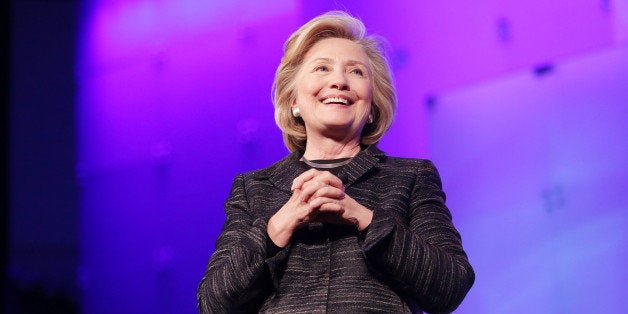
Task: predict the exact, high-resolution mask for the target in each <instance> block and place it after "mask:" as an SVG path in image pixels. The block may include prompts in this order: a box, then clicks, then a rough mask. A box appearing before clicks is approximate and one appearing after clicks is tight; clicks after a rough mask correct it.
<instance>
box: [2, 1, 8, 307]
mask: <svg viewBox="0 0 628 314" xmlns="http://www.w3.org/2000/svg"><path fill="white" fill-rule="evenodd" d="M9 12H10V2H8V1H5V2H2V3H1V4H0V40H1V41H2V46H3V47H6V46H8V45H9V43H10V39H9V34H10V31H9V26H10V23H9ZM8 83H9V52H8V51H7V49H0V97H2V99H0V103H1V104H2V105H1V106H0V139H1V141H0V143H2V144H1V145H2V148H0V151H1V152H2V154H0V156H1V157H0V178H2V182H1V183H0V312H3V313H4V312H6V308H5V304H7V284H8V281H7V259H8V227H9V223H8V221H9V211H8V208H9V200H8V199H9V197H8V196H9V189H8V186H9V182H8V181H9V180H8V177H9V176H8V172H9V171H8V169H9V167H8V157H7V156H8V152H9V147H8V146H9V144H8V143H9V141H8V137H9V133H8V127H7V125H8V111H9V109H8V108H9V106H8V102H9V88H8V86H9V84H8Z"/></svg>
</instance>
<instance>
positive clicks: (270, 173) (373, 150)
mask: <svg viewBox="0 0 628 314" xmlns="http://www.w3.org/2000/svg"><path fill="white" fill-rule="evenodd" d="M302 156H303V152H302V151H294V152H292V153H290V154H289V155H288V156H286V157H284V158H283V159H281V160H280V161H278V162H276V163H275V164H273V165H272V166H270V167H268V168H265V169H262V170H260V171H259V172H257V175H256V178H258V179H268V180H269V181H270V182H271V183H272V184H273V185H275V186H276V187H278V188H279V189H281V190H284V191H287V192H290V188H291V187H292V181H293V180H294V179H295V178H296V177H298V176H299V175H300V174H301V173H303V172H304V171H306V170H308V169H309V167H308V166H306V165H305V164H304V163H302V162H301V161H299V160H300V159H301V157H302ZM385 156H386V154H385V153H384V152H383V151H381V150H379V149H378V148H377V147H376V146H375V145H369V146H367V147H366V148H365V149H363V150H362V151H360V153H358V154H357V155H356V156H355V157H353V160H351V162H350V163H348V164H347V165H345V166H344V168H342V170H341V171H340V173H338V177H339V178H340V179H341V180H342V182H343V183H344V185H345V187H348V186H350V185H352V184H353V183H354V182H355V181H357V180H358V179H359V178H360V177H362V176H363V175H364V174H366V173H367V172H368V171H369V170H371V169H372V168H374V167H376V166H377V165H378V163H379V162H380V161H383V158H384V157H385Z"/></svg>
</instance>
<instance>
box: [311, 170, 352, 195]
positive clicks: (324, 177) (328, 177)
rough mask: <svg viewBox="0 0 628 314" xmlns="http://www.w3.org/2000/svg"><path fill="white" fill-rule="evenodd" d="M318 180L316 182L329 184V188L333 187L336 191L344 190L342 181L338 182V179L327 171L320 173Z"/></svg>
mask: <svg viewBox="0 0 628 314" xmlns="http://www.w3.org/2000/svg"><path fill="white" fill-rule="evenodd" d="M319 178H320V179H317V180H320V181H322V182H324V183H327V184H329V185H331V186H333V187H336V188H338V189H341V190H343V191H344V190H345V187H344V185H343V184H342V180H340V179H339V178H338V177H336V176H335V175H333V174H332V173H331V172H329V171H324V172H322V173H321V174H320V175H319Z"/></svg>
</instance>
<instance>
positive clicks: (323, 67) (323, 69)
mask: <svg viewBox="0 0 628 314" xmlns="http://www.w3.org/2000/svg"><path fill="white" fill-rule="evenodd" d="M314 72H329V68H328V67H327V66H326V65H319V66H317V67H316V68H314Z"/></svg>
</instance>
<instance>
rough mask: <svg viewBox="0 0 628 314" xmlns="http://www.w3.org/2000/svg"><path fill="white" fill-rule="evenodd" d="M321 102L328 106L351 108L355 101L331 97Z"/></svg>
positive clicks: (341, 97) (342, 97)
mask: <svg viewBox="0 0 628 314" xmlns="http://www.w3.org/2000/svg"><path fill="white" fill-rule="evenodd" d="M321 102H322V103H323V104H326V105H327V104H337V105H344V106H351V105H353V102H354V101H353V100H352V99H350V98H348V97H346V96H330V97H325V98H323V99H321Z"/></svg>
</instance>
